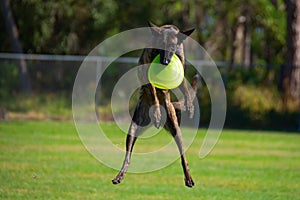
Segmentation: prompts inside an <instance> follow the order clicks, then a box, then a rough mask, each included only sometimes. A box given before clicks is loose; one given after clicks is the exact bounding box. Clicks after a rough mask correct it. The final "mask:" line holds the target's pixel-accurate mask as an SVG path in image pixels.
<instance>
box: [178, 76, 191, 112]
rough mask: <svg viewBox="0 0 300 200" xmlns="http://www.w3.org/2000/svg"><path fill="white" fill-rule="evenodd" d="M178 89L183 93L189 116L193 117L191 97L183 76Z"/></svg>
mask: <svg viewBox="0 0 300 200" xmlns="http://www.w3.org/2000/svg"><path fill="white" fill-rule="evenodd" d="M179 89H180V90H181V91H182V92H183V94H184V100H185V103H184V104H185V107H186V110H188V111H189V117H190V118H193V116H194V104H193V100H192V98H191V95H190V92H189V89H188V87H187V83H186V79H185V78H184V79H183V81H182V83H181V85H180V86H179Z"/></svg>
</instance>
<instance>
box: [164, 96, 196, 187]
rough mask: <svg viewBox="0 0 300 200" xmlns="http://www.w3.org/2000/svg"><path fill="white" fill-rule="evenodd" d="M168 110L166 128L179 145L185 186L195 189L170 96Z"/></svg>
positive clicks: (167, 102)
mask: <svg viewBox="0 0 300 200" xmlns="http://www.w3.org/2000/svg"><path fill="white" fill-rule="evenodd" d="M166 108H167V109H168V110H167V121H166V124H165V126H164V128H165V129H166V130H167V131H169V132H170V133H171V134H172V136H173V137H174V139H175V142H176V144H177V147H178V150H179V153H180V155H181V164H182V168H183V172H184V176H185V179H184V180H185V185H186V186H187V187H193V186H194V181H193V179H192V176H191V174H190V169H189V167H188V162H187V159H186V157H185V153H184V147H183V141H182V135H181V130H180V128H179V125H178V122H177V117H176V113H175V109H174V107H173V105H172V103H171V102H170V97H169V96H168V97H167V98H166Z"/></svg>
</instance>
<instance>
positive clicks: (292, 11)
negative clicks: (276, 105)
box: [283, 0, 300, 108]
mask: <svg viewBox="0 0 300 200" xmlns="http://www.w3.org/2000/svg"><path fill="white" fill-rule="evenodd" d="M285 5H286V11H287V35H286V42H287V56H286V65H285V76H284V80H283V89H284V104H285V107H286V108H287V106H288V101H290V100H298V101H299V100H300V1H298V0H285Z"/></svg>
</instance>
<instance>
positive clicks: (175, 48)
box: [168, 45, 178, 52]
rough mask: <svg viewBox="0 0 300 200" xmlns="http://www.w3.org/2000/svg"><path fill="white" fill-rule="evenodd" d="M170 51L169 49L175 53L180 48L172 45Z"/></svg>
mask: <svg viewBox="0 0 300 200" xmlns="http://www.w3.org/2000/svg"><path fill="white" fill-rule="evenodd" d="M168 49H169V50H170V51H173V52H175V51H176V50H177V49H178V47H177V45H170V46H169V48H168Z"/></svg>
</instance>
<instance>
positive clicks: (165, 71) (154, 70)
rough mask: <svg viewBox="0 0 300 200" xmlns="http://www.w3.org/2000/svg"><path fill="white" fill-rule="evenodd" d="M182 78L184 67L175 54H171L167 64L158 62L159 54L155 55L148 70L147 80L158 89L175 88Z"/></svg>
mask: <svg viewBox="0 0 300 200" xmlns="http://www.w3.org/2000/svg"><path fill="white" fill-rule="evenodd" d="M183 78H184V69H183V66H182V63H181V60H180V59H179V58H178V56H177V55H176V54H174V55H173V56H172V58H171V61H170V63H169V64H168V65H162V64H160V55H157V56H156V57H155V58H154V60H153V61H152V63H151V64H150V67H149V70H148V80H149V81H150V83H151V84H152V85H154V86H155V87H157V88H160V89H168V90H169V89H174V88H177V87H178V86H179V85H180V84H181V83H182V81H183Z"/></svg>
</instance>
